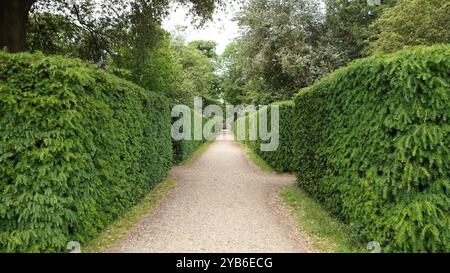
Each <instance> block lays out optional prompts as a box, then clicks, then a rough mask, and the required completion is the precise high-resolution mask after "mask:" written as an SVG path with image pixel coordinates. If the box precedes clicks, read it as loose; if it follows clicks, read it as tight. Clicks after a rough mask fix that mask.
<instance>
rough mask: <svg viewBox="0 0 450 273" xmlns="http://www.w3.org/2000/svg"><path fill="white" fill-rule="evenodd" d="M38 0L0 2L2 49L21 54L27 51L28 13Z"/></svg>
mask: <svg viewBox="0 0 450 273" xmlns="http://www.w3.org/2000/svg"><path fill="white" fill-rule="evenodd" d="M34 2H36V0H0V49H3V48H5V47H6V49H7V50H8V51H9V52H13V53H15V52H21V51H25V49H26V27H27V21H28V13H29V12H30V9H31V6H32V5H33V3H34Z"/></svg>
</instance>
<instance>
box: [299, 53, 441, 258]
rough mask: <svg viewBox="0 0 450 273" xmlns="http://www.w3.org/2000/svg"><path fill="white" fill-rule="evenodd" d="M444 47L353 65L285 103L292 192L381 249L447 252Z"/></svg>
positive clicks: (389, 250)
mask: <svg viewBox="0 0 450 273" xmlns="http://www.w3.org/2000/svg"><path fill="white" fill-rule="evenodd" d="M449 72H450V46H448V45H438V46H433V47H416V48H409V49H406V50H403V51H400V52H397V53H394V54H391V55H379V56H373V57H369V58H367V59H362V60H359V61H356V62H355V63H353V64H351V65H350V66H348V67H346V68H344V69H340V70H338V71H337V72H335V73H333V74H332V75H330V76H329V77H327V78H326V79H324V80H322V81H320V82H319V83H317V84H315V85H314V86H312V87H310V88H307V89H304V90H302V91H301V92H300V93H299V94H298V95H297V96H296V98H295V104H296V106H295V113H294V116H295V137H294V140H295V143H294V150H295V159H296V162H295V164H296V166H297V175H298V183H299V185H300V186H301V187H302V188H304V189H305V190H307V191H308V192H309V193H310V194H312V195H313V196H315V197H316V198H317V199H319V200H320V201H322V202H323V203H324V204H325V206H326V207H327V208H329V209H330V210H331V211H332V212H333V213H334V214H336V215H338V216H340V217H341V218H342V219H343V220H344V221H345V222H347V223H350V224H351V226H352V227H353V228H354V229H355V231H356V232H357V233H358V234H359V235H360V236H361V238H363V239H364V240H366V241H372V240H374V241H378V242H380V244H381V246H382V248H383V251H386V252H393V251H405V252H410V251H411V252H423V251H426V252H432V251H433V252H435V251H443V252H448V251H450V177H449V170H450V168H449V164H450V153H449V147H450V135H449V131H450V124H449V118H450V100H449V96H450V74H449Z"/></svg>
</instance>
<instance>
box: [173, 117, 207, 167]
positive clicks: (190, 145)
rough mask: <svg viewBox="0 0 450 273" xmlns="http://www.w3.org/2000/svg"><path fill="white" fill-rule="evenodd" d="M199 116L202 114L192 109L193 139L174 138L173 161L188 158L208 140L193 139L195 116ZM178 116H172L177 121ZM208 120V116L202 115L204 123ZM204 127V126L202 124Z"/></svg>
mask: <svg viewBox="0 0 450 273" xmlns="http://www.w3.org/2000/svg"><path fill="white" fill-rule="evenodd" d="M196 115H197V116H199V115H200V114H199V113H197V112H196V111H194V110H191V118H192V124H191V130H192V140H179V141H175V140H172V145H173V161H174V163H181V162H183V161H184V160H186V159H188V158H189V157H190V156H191V155H192V154H193V153H194V152H195V151H196V150H197V149H198V148H200V146H201V145H202V144H203V143H205V142H206V140H193V139H194V118H195V117H194V116H196ZM177 119H178V118H175V119H174V118H172V121H173V122H174V121H176V120H177ZM207 121H208V119H207V118H205V117H202V125H204V124H205V123H206V122H207ZM202 128H203V126H202Z"/></svg>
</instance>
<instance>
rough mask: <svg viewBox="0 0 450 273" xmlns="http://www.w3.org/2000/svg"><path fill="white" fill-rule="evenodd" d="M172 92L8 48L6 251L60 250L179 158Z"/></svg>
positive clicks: (2, 230) (3, 62)
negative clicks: (159, 93) (165, 94)
mask: <svg viewBox="0 0 450 273" xmlns="http://www.w3.org/2000/svg"><path fill="white" fill-rule="evenodd" d="M170 123H171V119H170V109H169V103H168V102H167V101H166V99H164V98H162V97H159V96H156V95H154V94H152V93H150V92H147V91H145V90H143V89H141V88H139V87H138V86H136V85H134V84H131V83H129V82H126V81H124V80H121V79H119V78H117V77H115V76H112V75H109V74H107V73H105V72H102V71H100V70H98V69H96V68H95V67H94V66H92V65H87V64H85V63H82V62H81V61H79V60H71V59H65V58H63V57H45V56H43V55H41V54H34V55H31V54H16V55H11V54H7V53H4V52H0V251H11V252H12V251H14V252H42V251H45V252H55V251H62V250H63V249H64V248H65V246H66V244H67V243H68V242H69V241H79V242H84V241H85V240H86V239H88V238H90V237H92V236H94V235H95V234H96V233H97V232H98V231H99V230H101V229H102V228H103V227H105V225H107V224H108V223H110V222H111V221H112V220H113V219H114V218H116V217H117V216H119V215H120V214H122V213H123V212H124V211H126V210H127V209H128V208H129V207H131V206H132V205H134V204H135V203H136V202H137V201H138V200H139V199H141V198H142V197H143V196H144V195H145V194H146V193H147V192H148V191H149V190H150V189H151V188H152V187H153V186H155V184H157V183H158V182H160V181H161V180H162V179H163V178H164V177H165V176H166V174H167V171H168V169H169V168H170V166H171V161H172V145H171V138H170V128H171V125H170Z"/></svg>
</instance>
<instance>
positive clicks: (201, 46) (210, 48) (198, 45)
mask: <svg viewBox="0 0 450 273" xmlns="http://www.w3.org/2000/svg"><path fill="white" fill-rule="evenodd" d="M188 47H191V48H195V49H197V50H199V51H201V52H202V53H203V55H205V56H206V57H208V58H210V59H215V58H217V53H216V47H217V43H216V42H215V41H204V40H196V41H192V42H190V43H189V44H188Z"/></svg>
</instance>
